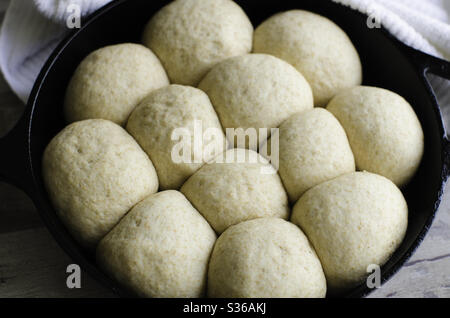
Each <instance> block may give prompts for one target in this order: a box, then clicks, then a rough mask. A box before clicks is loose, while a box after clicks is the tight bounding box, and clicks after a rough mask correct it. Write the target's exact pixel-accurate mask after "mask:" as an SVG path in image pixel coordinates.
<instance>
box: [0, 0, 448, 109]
mask: <svg viewBox="0 0 450 318" xmlns="http://www.w3.org/2000/svg"><path fill="white" fill-rule="evenodd" d="M109 1H111V0H33V1H30V0H13V1H12V2H11V4H10V7H9V8H8V10H7V12H6V16H5V19H4V22H3V26H2V29H1V31H0V68H1V70H2V72H3V75H4V77H5V79H6V80H7V82H8V83H9V84H10V86H11V88H12V90H13V91H14V92H15V93H16V94H17V95H18V96H19V97H20V98H21V99H22V100H23V101H24V102H26V101H27V99H28V96H29V93H30V91H31V89H32V86H33V83H34V81H35V79H36V77H37V75H38V73H39V71H40V69H41V68H42V66H43V64H44V63H45V61H46V59H47V58H48V56H49V55H50V53H51V51H52V50H53V49H54V47H55V46H56V45H57V43H58V42H59V41H60V39H61V37H62V36H63V35H64V34H65V33H66V32H67V27H66V26H65V25H64V20H65V19H66V17H67V16H66V13H67V10H66V9H67V6H68V5H69V4H70V3H78V4H80V5H81V8H82V10H81V11H82V13H83V14H88V13H90V12H92V10H94V9H96V8H98V7H99V6H101V5H104V4H105V3H106V2H109ZM330 1H335V2H338V3H341V4H343V5H348V6H351V7H352V8H353V9H357V10H359V11H361V12H364V13H367V14H369V15H370V16H372V17H373V18H374V20H375V22H378V21H379V22H381V24H382V25H383V26H384V27H386V28H387V29H388V30H390V32H391V33H392V34H394V35H395V36H397V37H398V38H399V39H400V40H401V41H403V42H405V43H406V44H408V45H410V46H413V47H415V48H417V49H419V50H422V51H424V52H427V53H429V54H432V55H435V56H438V57H443V58H447V59H449V58H450V25H449V22H450V21H449V12H450V0H395V1H393V0H330ZM42 13H44V14H42ZM45 17H51V19H48V18H45ZM61 22H62V24H61ZM447 95H448V96H447V99H444V100H443V102H445V103H447V101H448V102H449V103H448V104H449V105H450V93H449V94H447ZM448 108H449V109H450V107H448Z"/></svg>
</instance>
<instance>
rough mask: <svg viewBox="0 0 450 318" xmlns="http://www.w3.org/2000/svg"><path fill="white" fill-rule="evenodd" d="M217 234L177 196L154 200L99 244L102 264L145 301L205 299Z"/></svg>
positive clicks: (159, 196)
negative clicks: (158, 298) (154, 299)
mask: <svg viewBox="0 0 450 318" xmlns="http://www.w3.org/2000/svg"><path fill="white" fill-rule="evenodd" d="M215 241H216V234H215V233H214V231H213V229H212V228H211V227H210V226H209V224H208V222H206V220H205V219H204V218H203V217H202V216H201V215H200V214H199V213H198V211H197V210H195V209H194V208H193V207H192V205H191V204H190V203H189V201H188V200H186V198H185V197H184V195H182V194H181V193H179V192H177V191H165V192H160V193H157V194H154V195H151V196H150V197H148V198H147V199H145V200H144V201H142V202H141V203H139V204H138V205H137V206H136V207H134V208H133V209H132V210H131V211H130V213H128V214H127V215H126V216H125V217H124V218H123V220H122V221H120V223H119V224H118V225H117V226H116V227H115V228H114V229H113V230H112V231H111V232H110V233H109V234H108V235H107V236H106V237H105V238H104V239H103V240H102V241H101V242H100V244H99V246H98V249H97V260H98V262H99V264H100V265H101V266H102V267H103V268H104V269H105V270H106V271H107V272H108V273H109V274H110V275H111V276H112V277H114V278H115V279H117V281H118V282H120V283H121V284H123V285H124V286H127V287H128V288H130V289H131V290H133V291H134V292H136V294H138V295H140V296H143V297H170V298H172V297H201V296H203V295H204V293H205V287H206V276H207V271H208V261H209V257H210V255H211V252H212V249H213V246H214V243H215Z"/></svg>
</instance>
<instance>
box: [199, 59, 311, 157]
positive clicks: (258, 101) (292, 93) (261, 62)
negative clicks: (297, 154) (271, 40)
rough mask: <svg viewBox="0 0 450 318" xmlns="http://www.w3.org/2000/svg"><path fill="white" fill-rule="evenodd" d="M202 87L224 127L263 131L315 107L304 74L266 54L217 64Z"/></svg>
mask: <svg viewBox="0 0 450 318" xmlns="http://www.w3.org/2000/svg"><path fill="white" fill-rule="evenodd" d="M199 88H200V89H202V90H204V91H205V92H206V93H207V94H208V96H209V97H210V98H211V102H212V103H213V105H214V108H215V110H216V111H217V114H218V115H219V118H220V121H221V123H222V126H223V127H224V128H244V129H247V128H255V129H257V133H259V128H268V129H270V128H277V127H278V126H280V124H281V123H282V122H283V121H284V120H286V119H287V118H288V117H289V116H291V115H292V114H295V113H297V112H301V111H304V110H307V109H311V108H313V106H314V102H313V95H312V91H311V87H310V86H309V84H308V82H306V80H305V78H304V77H303V76H302V74H300V73H299V72H298V71H297V70H296V69H295V68H294V67H293V66H292V65H290V64H288V63H286V62H284V61H282V60H280V59H278V58H276V57H273V56H271V55H266V54H247V55H244V56H238V57H234V58H231V59H228V60H226V61H224V62H222V63H220V64H218V65H216V66H215V67H214V68H213V69H212V70H211V72H209V73H208V75H206V76H205V78H204V79H203V80H202V81H201V82H200V84H199ZM268 135H270V130H269V131H268ZM264 141H265V140H259V142H264ZM251 148H252V149H253V148H254V149H256V147H251Z"/></svg>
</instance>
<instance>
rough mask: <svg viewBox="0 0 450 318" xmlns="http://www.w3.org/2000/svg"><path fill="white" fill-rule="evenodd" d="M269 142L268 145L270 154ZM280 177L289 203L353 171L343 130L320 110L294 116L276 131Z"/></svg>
mask: <svg viewBox="0 0 450 318" xmlns="http://www.w3.org/2000/svg"><path fill="white" fill-rule="evenodd" d="M270 145H271V141H269V142H268V143H267V146H269V150H268V151H270ZM279 158H280V159H279V160H280V167H279V173H280V176H281V180H283V184H284V186H285V187H286V190H287V192H288V194H289V198H290V200H291V202H295V201H297V200H298V199H299V198H300V196H301V195H302V194H303V193H304V192H305V191H306V190H308V189H310V188H312V187H314V186H316V185H318V184H320V183H322V182H325V181H328V180H331V179H334V178H336V177H338V176H340V175H343V174H346V173H349V172H354V171H355V158H354V157H353V153H352V150H351V148H350V145H349V143H348V140H347V136H346V134H345V131H344V129H343V128H342V126H341V125H340V124H339V122H338V120H337V119H336V118H335V117H334V116H333V115H332V114H331V113H329V112H328V111H326V110H325V109H323V108H314V109H312V110H308V111H306V112H303V113H301V114H295V115H294V116H292V117H291V118H289V119H288V120H287V121H285V122H284V123H283V124H282V125H281V127H280V130H279Z"/></svg>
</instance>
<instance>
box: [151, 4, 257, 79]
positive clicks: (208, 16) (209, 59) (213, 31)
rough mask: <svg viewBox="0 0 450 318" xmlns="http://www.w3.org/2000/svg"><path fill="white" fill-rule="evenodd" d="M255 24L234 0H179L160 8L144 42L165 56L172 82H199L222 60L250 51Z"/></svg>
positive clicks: (165, 64) (166, 66)
mask: <svg viewBox="0 0 450 318" xmlns="http://www.w3.org/2000/svg"><path fill="white" fill-rule="evenodd" d="M252 41H253V26H252V24H251V22H250V20H249V19H248V17H247V15H246V14H245V13H244V11H243V10H242V9H241V8H240V7H239V6H238V5H237V4H236V3H234V2H233V1H230V0H176V1H173V2H172V3H170V4H168V5H167V6H165V7H164V8H163V9H161V10H160V11H159V12H157V13H156V14H155V15H154V16H153V18H152V19H151V20H150V22H149V23H148V25H147V26H146V28H145V31H144V36H143V43H144V44H145V45H146V46H148V47H149V48H151V49H152V50H153V51H154V52H155V53H156V55H158V56H159V58H160V59H161V61H162V63H163V65H164V67H165V68H166V70H167V73H168V74H169V77H170V80H171V82H172V83H176V84H184V85H191V86H197V84H198V82H199V81H200V80H201V79H202V78H203V76H205V74H206V73H207V72H208V71H209V70H210V69H211V68H212V67H213V66H214V65H215V64H217V63H219V62H221V61H222V60H224V59H226V58H229V57H233V56H237V55H242V54H246V53H249V52H250V51H251V49H252Z"/></svg>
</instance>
